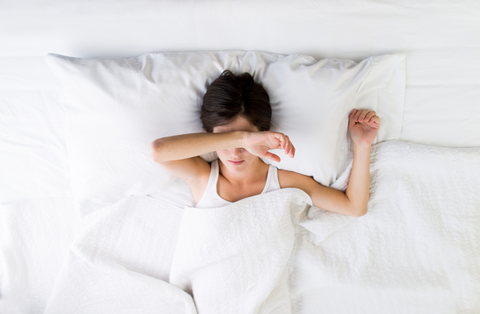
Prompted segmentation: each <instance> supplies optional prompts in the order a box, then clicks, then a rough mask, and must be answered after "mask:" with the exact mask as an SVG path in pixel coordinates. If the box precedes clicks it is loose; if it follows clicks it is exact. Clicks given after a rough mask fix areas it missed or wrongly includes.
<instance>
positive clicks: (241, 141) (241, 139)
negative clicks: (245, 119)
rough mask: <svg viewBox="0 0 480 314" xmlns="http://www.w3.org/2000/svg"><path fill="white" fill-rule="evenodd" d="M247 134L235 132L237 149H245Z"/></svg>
mask: <svg viewBox="0 0 480 314" xmlns="http://www.w3.org/2000/svg"><path fill="white" fill-rule="evenodd" d="M247 134H248V132H246V131H237V147H240V148H245V142H246V140H247Z"/></svg>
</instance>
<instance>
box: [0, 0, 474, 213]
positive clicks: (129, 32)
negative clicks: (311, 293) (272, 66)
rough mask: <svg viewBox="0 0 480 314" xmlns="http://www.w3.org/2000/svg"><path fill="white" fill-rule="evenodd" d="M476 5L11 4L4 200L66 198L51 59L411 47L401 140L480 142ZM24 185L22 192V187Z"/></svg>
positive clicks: (5, 56) (3, 75)
mask: <svg viewBox="0 0 480 314" xmlns="http://www.w3.org/2000/svg"><path fill="white" fill-rule="evenodd" d="M479 16H480V4H479V3H478V2H475V1H469V2H454V1H448V0H440V1H433V0H432V1H421V2H418V1H414V0H409V1H404V2H402V3H390V2H389V3H384V2H378V1H374V0H362V1H355V2H354V1H343V2H338V1H333V0H316V1H307V0H302V1H283V2H278V1H276V2H275V4H273V3H271V2H269V1H266V0H265V1H241V2H237V1H233V0H230V1H221V2H219V1H208V2H202V3H201V5H200V3H197V2H196V1H182V2H178V1H154V0H142V1H130V0H121V1H115V2H108V3H107V2H104V3H98V2H94V1H76V0H69V1H59V0H50V1H48V2H42V3H37V2H35V1H30V0H27V1H22V2H17V1H3V2H1V3H0V43H1V49H0V86H1V89H0V143H1V145H0V158H1V159H0V161H1V162H0V173H2V174H3V175H5V174H7V176H8V178H7V179H4V180H0V191H1V192H0V204H8V203H13V202H17V201H21V200H26V199H34V198H49V197H70V196H72V193H71V190H70V181H69V170H68V163H67V161H66V159H65V141H64V133H62V126H63V123H64V119H65V116H64V113H63V111H62V109H61V107H60V105H59V103H58V94H57V93H58V87H57V86H56V83H55V79H54V77H53V74H52V73H51V72H50V70H49V69H48V67H47V65H46V63H45V56H46V55H47V53H58V54H63V55H67V56H77V57H84V58H87V57H106V56H124V57H127V56H134V55H139V54H142V53H145V52H156V51H198V50H216V49H218V50H229V49H244V50H250V49H252V50H260V51H267V52H273V53H286V54H290V53H301V54H306V55H311V56H313V57H315V58H317V59H321V58H325V57H331V58H348V59H353V60H355V61H357V62H358V61H361V60H363V59H365V58H367V57H369V56H372V55H380V54H385V53H392V52H406V53H407V58H406V64H407V86H406V95H405V106H404V116H403V127H402V131H401V134H400V139H402V140H406V141H411V142H416V143H421V144H427V145H438V146H450V147H472V146H480V136H479V134H480V106H479V104H480V40H479V38H480V18H478V17H479ZM25 186H26V187H28V188H24V187H25Z"/></svg>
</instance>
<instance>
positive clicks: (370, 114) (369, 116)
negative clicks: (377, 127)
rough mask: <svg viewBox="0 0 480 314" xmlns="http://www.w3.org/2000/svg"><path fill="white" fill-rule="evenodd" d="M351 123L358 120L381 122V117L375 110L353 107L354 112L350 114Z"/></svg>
mask: <svg viewBox="0 0 480 314" xmlns="http://www.w3.org/2000/svg"><path fill="white" fill-rule="evenodd" d="M349 119H350V123H353V124H355V123H356V122H359V123H360V122H364V123H371V122H377V123H379V122H380V118H379V117H378V116H377V115H376V112H375V111H373V110H372V111H370V110H368V109H359V110H357V109H353V111H352V113H351V114H350V117H349Z"/></svg>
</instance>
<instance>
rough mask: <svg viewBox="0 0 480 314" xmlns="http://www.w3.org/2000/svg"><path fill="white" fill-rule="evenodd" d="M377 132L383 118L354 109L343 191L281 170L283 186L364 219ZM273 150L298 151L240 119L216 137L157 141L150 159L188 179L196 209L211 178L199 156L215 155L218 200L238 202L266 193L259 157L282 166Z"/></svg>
mask: <svg viewBox="0 0 480 314" xmlns="http://www.w3.org/2000/svg"><path fill="white" fill-rule="evenodd" d="M379 127H380V118H379V117H378V116H377V115H376V113H375V111H369V110H367V109H363V110H356V109H354V110H353V111H352V112H351V114H350V116H349V131H350V135H351V137H352V140H353V165H352V171H351V174H350V181H349V184H348V187H347V190H346V191H345V192H342V191H339V190H336V189H333V188H330V187H326V186H323V185H321V184H319V183H318V182H316V181H315V180H313V178H311V177H308V176H305V175H302V174H299V173H296V172H292V171H287V170H280V169H279V170H278V180H279V184H280V187H281V188H298V189H301V190H303V191H305V192H306V193H307V194H308V195H309V196H310V197H311V198H312V203H313V205H314V206H316V207H319V208H322V209H325V210H329V211H332V212H336V213H339V214H344V215H349V216H354V217H360V216H363V215H365V214H366V213H367V205H368V198H369V189H370V148H371V144H372V142H373V140H374V138H375V136H376V135H377V132H378V129H379ZM271 149H283V150H284V152H285V154H287V155H288V156H290V158H294V156H295V147H294V145H293V144H292V142H291V141H290V139H289V137H288V136H287V135H285V134H283V133H278V132H270V131H263V132H259V131H258V129H257V128H256V127H255V126H254V125H252V124H251V123H250V122H249V121H248V120H247V119H245V118H244V117H241V116H239V117H238V118H237V119H236V120H234V121H233V122H231V123H230V124H227V125H223V126H217V127H215V128H214V129H213V133H195V134H183V135H177V136H170V137H164V138H159V139H156V140H155V141H153V142H152V143H151V146H150V151H151V157H152V159H153V160H154V161H155V162H156V163H158V164H159V165H160V166H162V167H163V168H165V169H166V170H167V171H168V172H170V173H171V174H172V175H174V176H176V177H178V178H180V179H182V180H184V181H185V182H186V183H187V184H188V185H189V187H190V189H191V190H192V194H193V197H194V199H195V203H197V204H198V202H199V201H200V199H201V198H202V196H203V194H204V192H205V189H206V187H207V183H208V178H209V176H210V164H208V163H207V162H206V161H204V160H203V159H202V158H200V157H198V156H199V155H202V154H205V153H209V152H213V151H216V152H217V155H218V158H219V167H220V173H219V177H218V182H217V192H218V195H219V196H220V197H222V198H223V199H225V200H227V201H229V202H236V201H238V200H241V199H243V198H246V197H250V196H253V195H258V194H260V193H261V192H262V190H263V188H264V187H265V184H266V179H267V174H268V167H269V166H268V165H267V164H266V163H264V162H263V161H262V160H261V159H260V158H259V157H264V158H269V159H271V160H274V161H280V157H278V156H277V155H275V154H272V153H270V152H269V151H268V150H271Z"/></svg>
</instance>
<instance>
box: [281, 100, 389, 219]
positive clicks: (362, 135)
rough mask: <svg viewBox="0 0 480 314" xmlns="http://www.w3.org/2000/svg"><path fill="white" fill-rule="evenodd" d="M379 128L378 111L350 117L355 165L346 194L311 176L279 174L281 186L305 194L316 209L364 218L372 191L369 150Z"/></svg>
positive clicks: (352, 114) (293, 173) (288, 173)
mask: <svg viewBox="0 0 480 314" xmlns="http://www.w3.org/2000/svg"><path fill="white" fill-rule="evenodd" d="M379 127H380V118H379V117H378V116H376V115H375V111H369V110H366V109H365V110H355V109H354V110H353V111H352V113H351V114H350V116H349V131H350V135H351V137H352V140H353V164H352V171H351V173H350V181H349V183H348V187H347V190H346V191H345V192H342V191H339V190H336V189H333V188H330V187H327V186H323V185H321V184H319V183H318V182H316V181H315V180H313V179H312V178H311V177H307V176H304V175H301V174H299V173H295V172H291V171H280V172H279V180H280V186H281V187H282V188H286V187H296V188H299V189H301V190H303V191H305V192H306V193H307V194H308V195H310V197H311V198H312V203H313V205H314V206H315V207H319V208H322V209H325V210H328V211H332V212H335V213H339V214H343V215H348V216H354V217H359V216H363V215H365V214H366V213H367V206H368V198H369V191H370V148H371V144H372V142H373V139H374V138H375V136H376V134H377V132H378V129H379Z"/></svg>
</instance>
